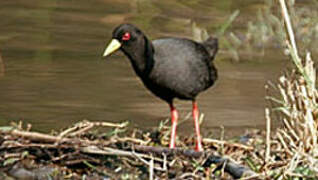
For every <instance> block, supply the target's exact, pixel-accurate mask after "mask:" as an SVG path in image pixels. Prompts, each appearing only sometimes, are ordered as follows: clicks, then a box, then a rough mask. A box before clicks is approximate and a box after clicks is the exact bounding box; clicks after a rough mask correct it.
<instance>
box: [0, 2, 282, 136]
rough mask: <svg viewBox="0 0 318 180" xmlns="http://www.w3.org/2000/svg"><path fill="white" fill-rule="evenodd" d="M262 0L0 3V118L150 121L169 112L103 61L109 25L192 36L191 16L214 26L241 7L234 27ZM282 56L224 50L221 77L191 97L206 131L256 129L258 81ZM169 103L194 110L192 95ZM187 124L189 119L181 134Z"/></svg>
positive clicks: (125, 67) (114, 62)
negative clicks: (242, 55) (231, 55)
mask: <svg viewBox="0 0 318 180" xmlns="http://www.w3.org/2000/svg"><path fill="white" fill-rule="evenodd" d="M260 6H262V3H261V1H248V2H247V1H236V0H232V1H218V0H213V1H211V0H192V1H187V0H179V1H176V0H169V1H168V0H166V1H157V0H152V1H148V0H132V1H124V0H119V1H114V0H92V1H84V0H76V1H74V0H68V1H60V0H30V1H22V0H10V1H0V52H1V53H2V58H3V60H4V64H5V70H6V72H5V75H3V76H2V77H0V125H7V124H9V122H10V121H12V120H23V121H25V122H28V123H32V124H33V127H34V128H36V129H41V130H44V131H48V130H50V129H58V128H62V127H66V126H68V125H70V124H71V123H74V122H77V121H79V120H83V119H89V120H101V121H113V122H119V121H125V120H130V121H131V123H133V125H135V126H142V127H152V126H156V125H158V124H159V122H160V121H161V120H165V119H166V118H168V117H169V108H168V106H167V104H165V103H164V102H163V101H161V100H159V99H157V98H156V97H154V96H153V95H152V94H151V93H150V92H148V91H147V90H146V89H145V88H144V87H143V85H142V83H141V81H140V80H139V79H138V78H137V77H136V76H135V74H134V72H133V70H132V68H131V66H130V64H129V62H128V60H127V58H125V57H124V56H123V55H122V54H121V53H116V54H115V55H113V56H111V57H110V58H108V59H107V60H102V58H101V54H102V52H103V50H104V48H105V46H106V43H107V42H109V40H110V38H111V32H112V29H113V28H114V27H115V26H116V25H118V24H120V23H122V22H131V23H134V24H136V25H138V26H139V27H140V28H141V29H143V30H144V31H145V33H146V34H147V35H148V36H149V37H150V38H152V39H153V38H157V37H160V36H182V37H189V38H191V20H193V21H195V22H196V23H197V24H199V25H200V26H203V27H205V28H207V29H208V30H209V32H214V31H216V30H217V28H218V27H219V26H220V25H221V24H222V23H223V22H224V21H225V19H227V17H228V16H229V15H230V14H231V13H232V12H233V11H234V10H236V9H240V11H241V14H240V18H239V19H238V21H237V23H236V24H234V30H238V31H239V30H241V29H243V28H244V27H245V25H246V23H247V21H248V20H251V19H253V17H254V16H255V14H256V12H257V11H256V10H257V8H258V7H260ZM244 23H245V24H244ZM223 53H224V52H223ZM274 57H275V56H274ZM279 59H280V58H273V56H271V57H268V58H267V57H264V58H261V60H258V59H256V60H255V61H243V62H242V63H233V62H231V61H229V60H227V59H224V58H223V59H222V49H221V51H220V54H219V56H217V58H216V66H217V68H218V70H219V75H220V78H219V81H218V82H217V84H216V86H215V87H213V88H212V89H209V90H208V91H206V92H205V93H202V94H201V95H200V96H199V98H198V102H199V107H200V110H201V112H203V113H204V114H205V121H204V123H203V126H202V127H203V130H205V131H207V130H208V129H212V128H218V127H220V126H221V125H223V126H225V129H226V131H228V132H230V133H233V134H235V132H240V131H241V130H243V129H244V128H246V127H251V128H255V127H257V128H260V127H263V126H264V124H265V122H264V115H263V114H264V113H263V111H264V106H265V101H264V95H265V90H264V84H265V82H266V81H267V80H272V79H275V78H277V76H278V74H279V71H280V69H281V68H282V67H283V63H284V62H282V61H280V60H279ZM176 104H177V107H178V109H179V110H180V113H181V117H185V116H186V114H187V113H189V112H190V111H191V103H190V102H184V101H183V102H182V101H177V103H176ZM189 127H191V128H192V120H189V121H187V122H185V123H183V124H182V125H181V126H180V131H184V130H185V129H187V128H189ZM227 129H228V130H227ZM232 130H233V131H232Z"/></svg>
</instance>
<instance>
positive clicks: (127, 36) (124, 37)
mask: <svg viewBox="0 0 318 180" xmlns="http://www.w3.org/2000/svg"><path fill="white" fill-rule="evenodd" d="M121 39H122V40H123V41H128V40H129V39H130V34H129V33H128V32H126V33H125V34H124V35H123V37H122V38H121Z"/></svg>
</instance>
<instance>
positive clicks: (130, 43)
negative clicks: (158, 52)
mask: <svg viewBox="0 0 318 180" xmlns="http://www.w3.org/2000/svg"><path fill="white" fill-rule="evenodd" d="M143 38H144V35H143V33H142V32H141V31H140V30H139V29H138V28H137V27H135V26H134V25H131V24H121V25H119V26H118V27H116V28H115V29H114V31H113V35H112V40H111V42H110V43H109V44H108V46H107V47H106V49H105V51H104V54H103V56H104V57H106V56H108V55H110V54H112V53H113V52H115V51H116V50H118V49H122V50H124V51H126V52H127V51H133V49H134V48H136V44H140V43H142V41H143Z"/></svg>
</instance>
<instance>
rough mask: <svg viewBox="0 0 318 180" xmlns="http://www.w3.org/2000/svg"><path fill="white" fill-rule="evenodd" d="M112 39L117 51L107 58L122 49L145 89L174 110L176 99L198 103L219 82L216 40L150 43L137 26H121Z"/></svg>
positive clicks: (164, 40) (159, 41)
mask: <svg viewBox="0 0 318 180" xmlns="http://www.w3.org/2000/svg"><path fill="white" fill-rule="evenodd" d="M113 39H115V41H116V43H117V45H116V47H115V48H114V47H113V46H112V47H110V46H109V47H108V48H107V49H106V51H105V53H104V56H107V55H108V54H110V53H112V52H113V51H115V50H116V49H118V48H120V49H121V50H122V51H123V52H124V53H125V55H126V56H127V57H128V58H129V60H130V62H131V64H132V66H133V68H134V70H135V72H136V74H137V75H138V76H139V77H140V78H141V80H142V82H143V83H144V85H145V86H146V87H147V88H148V89H149V90H150V91H151V92H153V93H154V94H155V95H156V96H158V97H159V98H161V99H163V100H165V101H166V102H167V103H169V104H170V107H171V110H173V109H174V107H173V99H174V98H179V99H184V100H192V101H193V102H195V98H196V96H197V95H198V94H199V93H200V92H202V91H204V90H206V89H207V88H209V87H211V86H212V85H213V84H214V82H215V81H216V79H217V69H216V68H215V66H214V64H213V59H214V57H215V55H216V53H217V50H218V41H217V39H216V38H212V37H210V38H208V39H207V40H206V41H204V42H203V43H198V42H195V41H192V40H189V39H185V38H174V37H172V38H161V39H157V40H153V41H150V40H149V39H148V38H147V37H146V36H145V35H144V33H142V32H141V30H139V29H138V28H137V27H135V26H134V25H130V24H122V25H120V26H118V27H117V28H115V30H114V31H113ZM113 44H115V43H113Z"/></svg>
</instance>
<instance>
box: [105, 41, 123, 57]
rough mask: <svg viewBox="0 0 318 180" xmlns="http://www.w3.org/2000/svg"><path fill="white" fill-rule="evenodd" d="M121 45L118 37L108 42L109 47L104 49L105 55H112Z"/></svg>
mask: <svg viewBox="0 0 318 180" xmlns="http://www.w3.org/2000/svg"><path fill="white" fill-rule="evenodd" d="M120 46H121V44H120V42H119V41H118V40H117V39H112V41H111V42H110V43H109V44H108V46H107V48H106V49H105V51H104V54H103V57H106V56H108V55H110V54H111V53H113V52H115V51H116V50H117V49H119V48H120Z"/></svg>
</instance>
